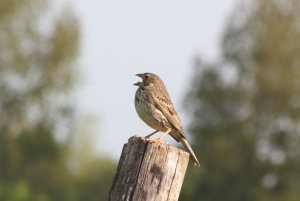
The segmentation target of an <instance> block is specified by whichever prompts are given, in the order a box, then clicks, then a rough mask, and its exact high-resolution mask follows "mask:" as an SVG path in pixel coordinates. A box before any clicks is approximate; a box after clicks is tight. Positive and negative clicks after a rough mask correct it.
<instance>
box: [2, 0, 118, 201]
mask: <svg viewBox="0 0 300 201" xmlns="http://www.w3.org/2000/svg"><path fill="white" fill-rule="evenodd" d="M49 8H50V6H49V2H48V1H46V0H41V1H33V0H22V1H19V0H1V6H0V30H1V31H0V200H5V201H52V200H55V201H60V200H61V201H68V200H96V199H97V200H100V199H101V198H102V197H105V196H106V195H107V194H108V191H107V188H108V186H109V185H110V184H111V180H112V174H113V172H114V171H115V164H114V163H113V162H109V163H107V161H106V160H104V159H103V161H102V160H101V161H99V160H100V159H97V157H95V156H94V158H92V159H95V164H88V163H82V164H80V166H79V168H77V170H76V171H74V170H72V167H70V165H69V163H70V160H71V158H72V159H73V160H74V158H76V156H74V155H73V154H74V153H73V152H72V151H71V150H72V148H71V146H70V144H71V143H69V140H70V139H72V137H71V136H72V135H73V132H74V129H75V128H74V126H73V125H74V124H75V120H74V105H73V104H72V102H74V101H72V99H71V96H70V94H71V91H72V88H73V86H74V83H75V81H76V80H75V75H76V68H75V66H76V57H77V54H78V44H79V36H80V33H79V24H78V21H77V19H76V17H74V15H73V14H72V12H70V11H68V10H63V11H62V12H61V13H60V14H59V15H58V16H51V12H49V11H50V9H49ZM58 139H60V140H58ZM89 154H90V155H92V153H89ZM92 159H90V160H92ZM77 160H81V159H77ZM102 163H104V164H102ZM79 170H80V174H79V173H78V172H77V171H79ZM98 189H99V191H97V190H98ZM102 189H103V190H102ZM104 191H106V192H105V193H104ZM96 192H97V193H96Z"/></svg>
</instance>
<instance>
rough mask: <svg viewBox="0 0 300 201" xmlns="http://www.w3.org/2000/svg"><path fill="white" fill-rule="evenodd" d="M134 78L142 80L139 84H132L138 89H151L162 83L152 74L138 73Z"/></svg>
mask: <svg viewBox="0 0 300 201" xmlns="http://www.w3.org/2000/svg"><path fill="white" fill-rule="evenodd" d="M136 76H138V77H140V78H141V79H142V81H141V82H137V83H135V84H133V85H135V86H138V87H144V88H152V87H154V86H155V85H157V84H160V83H162V81H161V79H160V78H159V77H158V76H157V75H155V74H154V73H140V74H136Z"/></svg>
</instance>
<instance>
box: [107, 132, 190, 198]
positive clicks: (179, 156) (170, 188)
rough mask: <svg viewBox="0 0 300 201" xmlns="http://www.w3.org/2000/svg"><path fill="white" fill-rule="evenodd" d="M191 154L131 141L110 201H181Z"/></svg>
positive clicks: (144, 141)
mask: <svg viewBox="0 0 300 201" xmlns="http://www.w3.org/2000/svg"><path fill="white" fill-rule="evenodd" d="M188 161H189V154H188V153H187V152H185V151H183V150H181V149H177V148H175V147H173V146H170V145H167V144H165V143H153V142H149V141H146V140H145V139H144V138H141V137H137V136H134V137H131V138H130V139H129V140H128V143H127V144H125V145H124V147H123V151H122V154H121V158H120V161H119V164H118V168H117V173H116V175H115V177H114V180H113V184H112V187H111V189H110V193H109V201H123V200H124V201H150V200H151V201H177V200H178V197H179V193H180V189H181V186H182V182H183V178H184V175H185V172H186V168H187V164H188Z"/></svg>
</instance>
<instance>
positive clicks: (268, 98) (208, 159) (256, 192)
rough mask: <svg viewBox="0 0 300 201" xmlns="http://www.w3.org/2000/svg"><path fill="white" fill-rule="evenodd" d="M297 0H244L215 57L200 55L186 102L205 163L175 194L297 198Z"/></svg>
mask: <svg viewBox="0 0 300 201" xmlns="http://www.w3.org/2000/svg"><path fill="white" fill-rule="evenodd" d="M299 10H300V2H299V1H294V0H285V1H278V0H254V1H243V2H242V3H241V4H239V6H238V7H237V9H236V10H235V12H234V13H233V15H232V16H231V18H230V19H229V24H228V26H227V28H226V31H225V34H224V38H223V45H222V48H223V49H222V52H223V56H222V59H220V61H216V62H214V63H206V62H203V61H201V59H199V58H197V59H196V62H195V66H196V68H195V71H196V72H195V76H194V80H193V82H192V84H191V86H192V87H191V89H190V92H189V94H188V96H187V101H186V105H187V107H189V108H190V111H191V112H192V116H193V119H192V122H191V125H190V133H191V134H192V138H193V142H194V149H195V151H196V152H197V155H198V157H199V159H200V163H201V164H202V166H201V168H200V169H195V168H191V169H189V171H188V175H187V178H186V180H185V183H184V186H183V192H182V194H181V198H180V200H188V201H196V200H202V201H215V200H223V201H225V200H228V201H235V200H236V201H240V200H243V201H247V200H249V201H253V200H257V201H258V200H259V201H268V200H275V201H276V200H278V201H283V200H286V201H296V200H299V198H300V192H299V189H300V174H299V172H300V151H299V150H300V149H299V147H300V127H299V123H300V121H299V120H300V118H299V117H300V81H299V77H300V66H299V64H300V57H299V53H300V40H298V39H299V38H300V23H299V22H300V12H299Z"/></svg>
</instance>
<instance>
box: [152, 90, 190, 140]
mask: <svg viewBox="0 0 300 201" xmlns="http://www.w3.org/2000/svg"><path fill="white" fill-rule="evenodd" d="M151 96H152V98H153V100H154V104H155V106H156V108H157V109H159V110H160V111H161V112H162V113H163V115H165V117H166V118H167V119H168V121H169V122H170V123H171V124H172V125H173V126H174V127H175V128H176V129H177V131H179V133H181V134H182V135H183V137H184V138H185V136H184V134H183V129H182V124H181V121H180V119H179V116H178V114H177V112H176V110H175V108H174V105H173V103H172V101H171V99H170V97H169V95H168V94H167V93H166V94H162V93H151Z"/></svg>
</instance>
